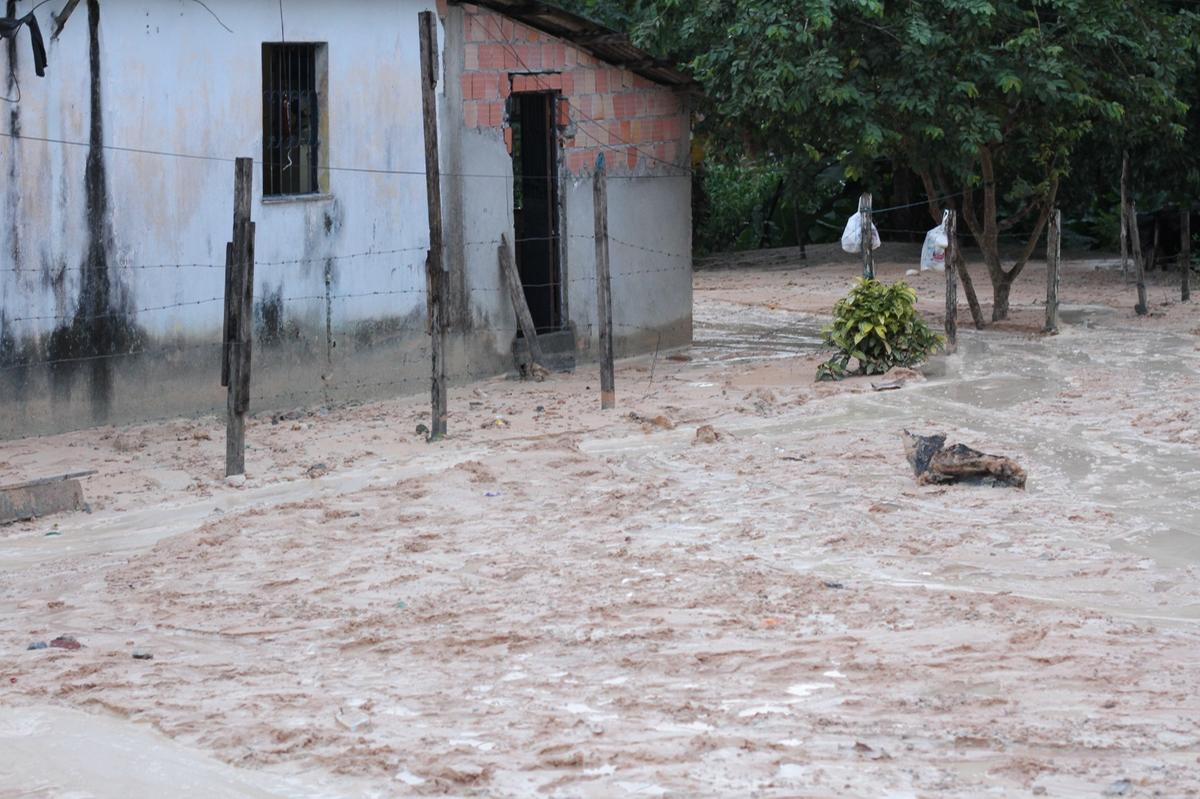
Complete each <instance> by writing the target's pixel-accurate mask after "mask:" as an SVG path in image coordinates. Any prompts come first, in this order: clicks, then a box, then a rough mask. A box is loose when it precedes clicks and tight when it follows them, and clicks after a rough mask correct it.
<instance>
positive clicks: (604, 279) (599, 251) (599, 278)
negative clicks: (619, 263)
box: [592, 153, 617, 410]
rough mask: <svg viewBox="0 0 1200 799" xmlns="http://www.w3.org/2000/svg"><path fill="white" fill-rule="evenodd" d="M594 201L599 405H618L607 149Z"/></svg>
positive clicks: (600, 160) (605, 407)
mask: <svg viewBox="0 0 1200 799" xmlns="http://www.w3.org/2000/svg"><path fill="white" fill-rule="evenodd" d="M592 205H593V210H594V213H595V236H596V318H597V321H598V322H599V325H600V408H601V409H602V410H608V409H610V408H615V407H616V406H617V390H616V386H615V385H614V383H613V331H612V278H611V275H610V273H609V264H608V176H607V174H606V169H605V165H604V153H600V155H599V156H597V158H596V175H595V183H594V185H593V193H592Z"/></svg>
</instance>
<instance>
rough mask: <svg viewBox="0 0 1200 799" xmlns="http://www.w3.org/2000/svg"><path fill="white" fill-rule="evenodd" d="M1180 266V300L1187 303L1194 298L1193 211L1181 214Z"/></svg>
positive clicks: (1189, 210) (1188, 209) (1185, 210)
mask: <svg viewBox="0 0 1200 799" xmlns="http://www.w3.org/2000/svg"><path fill="white" fill-rule="evenodd" d="M1179 265H1180V267H1182V269H1183V273H1182V274H1181V275H1180V276H1179V299H1180V300H1182V301H1183V302H1187V301H1188V300H1190V299H1191V298H1192V209H1191V208H1184V209H1183V210H1182V211H1180V212H1179Z"/></svg>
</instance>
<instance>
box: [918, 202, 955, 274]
mask: <svg viewBox="0 0 1200 799" xmlns="http://www.w3.org/2000/svg"><path fill="white" fill-rule="evenodd" d="M949 218H950V212H949V211H946V212H943V213H942V224H940V225H938V226H937V227H935V228H934V229H933V230H931V231H929V232H928V233H926V234H925V245H924V246H923V247H921V271H922V272H928V271H929V270H931V269H932V270H933V271H935V272H945V271H946V248H947V247H949V246H950V239H948V238H947V237H946V222H947V221H948V220H949Z"/></svg>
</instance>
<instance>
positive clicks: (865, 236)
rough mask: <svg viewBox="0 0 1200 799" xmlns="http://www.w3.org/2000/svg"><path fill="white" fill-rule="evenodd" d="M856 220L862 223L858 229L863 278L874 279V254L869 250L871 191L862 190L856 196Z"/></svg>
mask: <svg viewBox="0 0 1200 799" xmlns="http://www.w3.org/2000/svg"><path fill="white" fill-rule="evenodd" d="M858 221H859V222H860V223H862V227H861V229H860V235H861V238H860V239H859V241H860V242H861V243H862V261H863V278H864V279H866V280H874V279H875V256H874V254H873V253H872V252H871V240H872V237H871V193H870V192H864V193H863V195H862V196H861V197H859V198H858Z"/></svg>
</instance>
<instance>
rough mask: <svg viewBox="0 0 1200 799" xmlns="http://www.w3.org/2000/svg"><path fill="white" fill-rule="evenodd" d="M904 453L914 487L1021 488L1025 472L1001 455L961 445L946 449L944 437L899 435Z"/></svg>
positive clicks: (941, 435) (905, 433)
mask: <svg viewBox="0 0 1200 799" xmlns="http://www.w3.org/2000/svg"><path fill="white" fill-rule="evenodd" d="M902 437H903V439H904V453H905V455H906V457H907V458H908V462H909V464H911V465H912V467H913V472H914V473H915V474H916V476H917V484H918V485H929V484H931V483H933V484H941V483H958V482H964V483H972V484H977V485H987V486H1013V487H1014V488H1025V470H1024V469H1022V468H1021V467H1020V466H1018V465H1017V463H1016V461H1014V460H1012V459H1011V458H1006V457H1004V456H1002V455H988V454H987V453H984V452H980V451H979V450H976V449H971V448H970V447H968V446H966V445H965V444H955V445H954V446H952V447H947V446H946V436H945V435H944V434H941V433H939V434H937V435H932V436H917V435H913V434H912V433H910V432H908V431H907V430H905V431H904V433H903V436H902Z"/></svg>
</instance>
